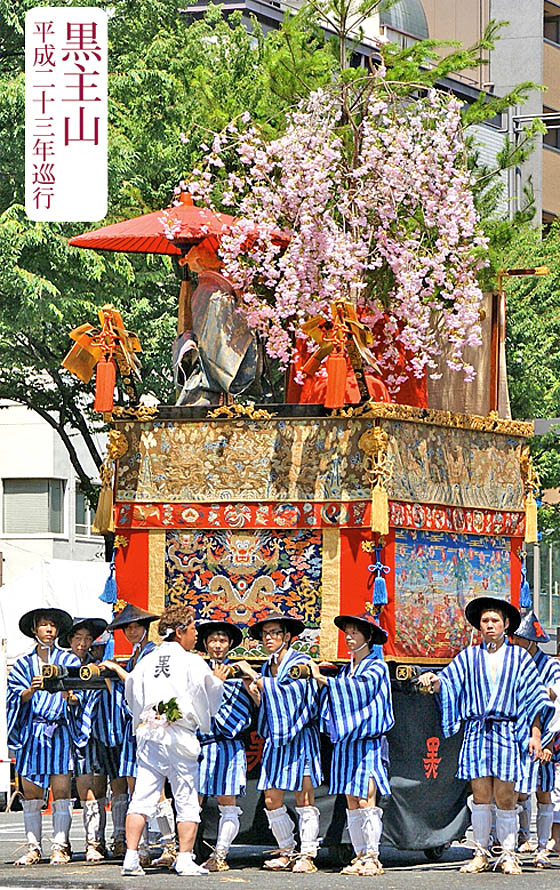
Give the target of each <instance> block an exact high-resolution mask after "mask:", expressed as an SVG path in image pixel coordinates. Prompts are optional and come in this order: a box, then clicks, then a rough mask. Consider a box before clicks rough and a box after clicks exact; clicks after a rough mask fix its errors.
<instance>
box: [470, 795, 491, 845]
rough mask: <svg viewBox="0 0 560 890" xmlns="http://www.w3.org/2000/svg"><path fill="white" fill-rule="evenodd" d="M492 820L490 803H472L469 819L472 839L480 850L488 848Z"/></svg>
mask: <svg viewBox="0 0 560 890" xmlns="http://www.w3.org/2000/svg"><path fill="white" fill-rule="evenodd" d="M493 820H494V811H493V807H492V804H491V803H473V805H472V819H471V821H472V830H473V840H474V842H475V844H476V846H477V847H480V849H481V850H488V843H489V841H490V831H491V830H492V822H493Z"/></svg>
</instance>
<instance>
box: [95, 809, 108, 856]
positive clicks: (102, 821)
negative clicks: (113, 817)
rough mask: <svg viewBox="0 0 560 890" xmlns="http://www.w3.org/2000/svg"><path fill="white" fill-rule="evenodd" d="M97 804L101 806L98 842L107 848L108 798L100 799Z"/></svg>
mask: <svg viewBox="0 0 560 890" xmlns="http://www.w3.org/2000/svg"><path fill="white" fill-rule="evenodd" d="M97 803H98V804H99V831H98V834H97V838H96V841H97V843H98V844H102V845H103V846H105V826H106V825H107V810H106V809H105V807H106V806H107V798H106V797H98V798H97Z"/></svg>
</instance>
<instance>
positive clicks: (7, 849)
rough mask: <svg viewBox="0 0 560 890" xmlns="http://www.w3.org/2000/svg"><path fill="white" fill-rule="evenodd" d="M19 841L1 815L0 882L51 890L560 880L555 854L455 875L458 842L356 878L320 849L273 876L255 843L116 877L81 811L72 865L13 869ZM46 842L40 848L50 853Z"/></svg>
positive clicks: (456, 888)
mask: <svg viewBox="0 0 560 890" xmlns="http://www.w3.org/2000/svg"><path fill="white" fill-rule="evenodd" d="M44 820H45V831H46V835H47V837H48V833H50V818H49V817H48V816H45V817H44ZM22 838H23V815H22V813H21V812H19V813H0V887H14V888H15V887H29V888H40V887H49V888H53V890H59V888H60V890H62V888H79V890H82V888H83V890H89V888H91V890H97V888H99V890H113V888H115V890H123V888H126V890H148V888H149V887H151V888H154V890H160V888H163V890H167V888H171V887H175V890H177V887H178V886H180V885H182V886H186V885H187V882H188V886H189V887H192V886H193V883H196V884H199V883H201V884H202V885H204V888H205V890H229V887H228V885H229V884H243V885H244V888H243V890H262V888H263V886H264V884H265V882H266V886H267V887H268V888H270V890H296V888H297V890H347V888H348V887H349V886H350V885H352V884H353V883H356V882H357V883H358V885H360V886H363V884H362V882H363V881H364V880H367V881H368V882H371V881H375V886H376V887H379V890H411V887H413V888H414V890H463V888H465V887H472V888H474V890H482V888H484V890H487V888H496V890H501V888H502V887H505V886H506V885H507V886H508V887H510V888H511V885H512V884H514V885H515V887H516V890H529V888H531V890H558V886H559V879H560V859H558V858H554V859H553V860H552V863H553V865H552V867H551V868H550V869H547V870H546V871H539V872H537V871H536V870H535V869H534V868H532V866H531V865H530V860H528V859H526V860H525V866H524V874H523V875H521V876H520V877H505V876H504V875H502V874H500V873H494V872H487V873H484V874H481V875H460V874H459V873H458V871H457V868H458V865H459V864H460V863H461V862H462V861H464V860H465V859H468V858H470V855H471V852H470V850H469V848H468V847H466V846H461V845H459V844H455V845H453V846H452V847H451V848H450V849H449V850H447V851H446V852H445V853H444V855H443V857H442V859H441V860H440V861H439V862H437V863H430V862H428V861H427V860H426V857H425V856H424V854H423V853H410V852H406V853H403V852H399V851H395V850H392V849H389V848H386V849H383V850H382V856H381V858H382V861H383V863H384V866H385V874H384V875H383V876H381V877H379V878H368V879H364V878H362V879H358V878H354V877H351V876H346V875H340V874H339V865H338V864H337V863H335V862H334V860H333V859H332V858H329V857H328V856H326V855H325V853H324V852H323V853H322V854H321V857H320V860H319V867H320V870H319V872H318V873H317V874H314V875H292V874H289V873H282V874H271V873H270V872H263V871H261V870H260V867H259V866H260V862H261V859H262V856H261V851H260V850H258V848H254V847H236V848H234V851H233V856H232V869H231V871H229V872H226V873H222V874H219V875H208V876H204V877H201V878H180V877H178V876H177V875H175V874H172V873H169V872H167V871H164V870H161V869H152V870H150V871H148V874H147V875H146V877H144V878H121V877H120V866H119V864H118V863H107V864H105V863H102V864H100V865H86V863H85V862H84V861H83V852H81V851H83V849H84V840H83V831H82V826H81V812H80V811H76V812H75V813H74V821H73V826H72V834H71V841H72V846H73V849H74V850H75V851H76V858H75V860H74V861H72V863H71V864H69V865H67V866H61V867H58V868H54V867H52V866H49V865H48V863H47V862H45V864H41V865H39V866H35V867H33V868H25V869H23V868H22V869H19V868H15V867H14V866H13V865H12V863H13V860H14V858H16V857H17V856H19V855H21V853H22V848H21V846H20V845H21V841H22ZM48 847H49V844H48V841H47V843H46V844H45V849H46V850H48Z"/></svg>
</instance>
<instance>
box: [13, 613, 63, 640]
mask: <svg viewBox="0 0 560 890" xmlns="http://www.w3.org/2000/svg"><path fill="white" fill-rule="evenodd" d="M38 618H48V619H49V621H52V623H53V624H55V625H56V629H57V631H58V633H57V636H58V637H60V636H63V635H64V634H65V633H67V632H68V631H69V630H70V628H71V627H72V616H71V615H69V614H68V612H65V611H64V609H55V608H51V607H50V606H44V607H43V608H40V609H31V611H30V612H26V613H25V615H22V616H21V618H20V619H19V629H20V630H21V632H22V634H25V636H26V637H31V639H32V640H34V639H35V633H34V631H33V628H34V627H35V625H36V624H37V619H38Z"/></svg>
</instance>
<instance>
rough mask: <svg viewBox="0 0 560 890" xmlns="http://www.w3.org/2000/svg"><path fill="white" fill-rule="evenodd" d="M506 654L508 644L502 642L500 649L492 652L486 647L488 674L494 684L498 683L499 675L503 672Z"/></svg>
mask: <svg viewBox="0 0 560 890" xmlns="http://www.w3.org/2000/svg"><path fill="white" fill-rule="evenodd" d="M505 654H506V644H505V642H504V643H502V645H501V646H500V648H499V649H496V651H495V652H490V651H489V650H488V649H486V657H487V658H488V676H489V677H490V683H491V685H492V686H495V685H496V682H497V679H498V676H499V675H501V673H502V666H503V663H504V656H505Z"/></svg>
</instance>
